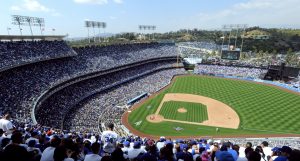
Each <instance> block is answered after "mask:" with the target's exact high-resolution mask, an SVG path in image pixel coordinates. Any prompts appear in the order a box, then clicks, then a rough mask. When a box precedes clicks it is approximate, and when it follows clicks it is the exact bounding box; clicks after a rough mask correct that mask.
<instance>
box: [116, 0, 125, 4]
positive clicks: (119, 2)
mask: <svg viewBox="0 0 300 161" xmlns="http://www.w3.org/2000/svg"><path fill="white" fill-rule="evenodd" d="M114 2H115V3H118V4H121V3H123V0H114Z"/></svg>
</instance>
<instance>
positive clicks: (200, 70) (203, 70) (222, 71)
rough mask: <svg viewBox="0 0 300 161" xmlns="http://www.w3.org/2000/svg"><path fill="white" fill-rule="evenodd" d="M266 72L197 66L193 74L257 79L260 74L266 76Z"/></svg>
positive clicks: (216, 66)
mask: <svg viewBox="0 0 300 161" xmlns="http://www.w3.org/2000/svg"><path fill="white" fill-rule="evenodd" d="M267 71H268V70H266V69H260V68H248V67H235V66H219V65H204V64H197V65H196V67H195V70H194V73H195V74H203V75H207V74H212V75H227V76H240V77H245V78H246V77H250V78H259V77H260V76H261V75H262V74H266V73H267Z"/></svg>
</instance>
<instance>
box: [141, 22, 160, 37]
mask: <svg viewBox="0 0 300 161" xmlns="http://www.w3.org/2000/svg"><path fill="white" fill-rule="evenodd" d="M138 28H139V30H140V32H142V31H145V36H144V37H145V38H146V31H154V30H155V29H156V26H150V25H139V26H138ZM142 35H143V32H142ZM152 37H153V39H154V35H153V36H152ZM149 39H151V35H149Z"/></svg>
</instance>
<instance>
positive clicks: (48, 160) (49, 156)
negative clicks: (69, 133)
mask: <svg viewBox="0 0 300 161" xmlns="http://www.w3.org/2000/svg"><path fill="white" fill-rule="evenodd" d="M60 142H61V139H60V138H59V137H57V136H53V138H52V139H51V141H50V146H49V147H48V148H46V149H45V150H44V151H43V153H42V157H41V161H54V151H55V149H56V148H57V147H58V146H59V144H60Z"/></svg>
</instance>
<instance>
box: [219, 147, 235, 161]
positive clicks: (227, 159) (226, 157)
mask: <svg viewBox="0 0 300 161" xmlns="http://www.w3.org/2000/svg"><path fill="white" fill-rule="evenodd" d="M221 149H222V148H221ZM216 159H217V161H235V160H234V158H233V156H232V154H231V153H229V152H228V151H226V150H225V151H222V150H221V151H217V152H216Z"/></svg>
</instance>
